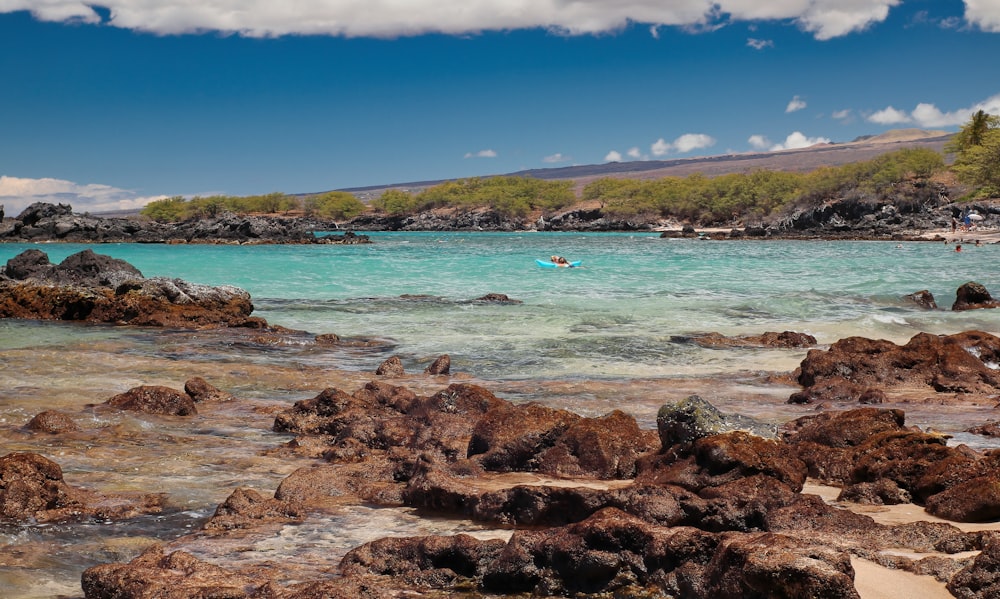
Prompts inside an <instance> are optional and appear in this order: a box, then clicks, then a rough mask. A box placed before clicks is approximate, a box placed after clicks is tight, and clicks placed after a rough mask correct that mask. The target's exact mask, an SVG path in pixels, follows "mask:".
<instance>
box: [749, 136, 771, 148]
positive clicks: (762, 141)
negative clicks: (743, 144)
mask: <svg viewBox="0 0 1000 599" xmlns="http://www.w3.org/2000/svg"><path fill="white" fill-rule="evenodd" d="M747 142H748V143H749V144H750V147H751V148H753V149H755V150H763V149H764V148H767V147H769V146H770V145H771V140H770V139H768V138H767V136H765V135H751V136H750V138H749V139H747Z"/></svg>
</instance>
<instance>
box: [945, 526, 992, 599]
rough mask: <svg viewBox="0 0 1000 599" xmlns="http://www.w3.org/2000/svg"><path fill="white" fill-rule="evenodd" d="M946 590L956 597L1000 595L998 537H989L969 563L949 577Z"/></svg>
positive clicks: (978, 598)
mask: <svg viewBox="0 0 1000 599" xmlns="http://www.w3.org/2000/svg"><path fill="white" fill-rule="evenodd" d="M948 592H949V593H951V594H952V595H954V596H955V597H957V598H958V599H991V598H993V597H1000V539H998V538H996V537H994V538H992V539H990V541H989V542H988V543H987V544H986V546H985V547H983V550H982V551H981V552H980V553H979V555H977V556H976V557H975V559H973V560H972V563H971V564H969V565H967V566H965V567H964V568H962V569H961V570H960V571H959V572H958V573H957V574H955V575H954V576H952V577H951V580H949V581H948Z"/></svg>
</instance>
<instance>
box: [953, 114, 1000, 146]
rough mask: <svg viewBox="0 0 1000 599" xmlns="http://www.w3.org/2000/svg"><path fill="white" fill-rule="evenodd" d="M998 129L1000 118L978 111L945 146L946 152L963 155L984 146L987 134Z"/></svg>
mask: <svg viewBox="0 0 1000 599" xmlns="http://www.w3.org/2000/svg"><path fill="white" fill-rule="evenodd" d="M998 127H1000V116H996V115H993V114H989V113H987V112H986V111H983V110H977V111H976V112H974V113H973V114H972V117H971V118H969V122H968V123H966V124H965V125H964V126H963V127H962V128H961V130H959V132H958V133H956V134H955V135H954V136H953V137H952V138H951V140H950V141H949V142H948V144H947V145H945V147H944V150H945V152H947V153H949V154H961V153H962V152H964V151H965V150H967V149H969V148H971V147H973V146H978V145H982V143H983V141H984V140H985V138H986V133H987V132H988V131H990V130H991V129H997V128H998Z"/></svg>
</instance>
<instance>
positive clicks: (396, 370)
mask: <svg viewBox="0 0 1000 599" xmlns="http://www.w3.org/2000/svg"><path fill="white" fill-rule="evenodd" d="M375 374H377V375H378V376H384V377H390V378H391V377H399V376H403V375H404V374H406V371H405V370H403V362H402V360H400V359H399V357H398V356H392V357H391V358H387V359H386V360H385V361H384V362H382V363H381V364H379V366H378V368H376V369H375Z"/></svg>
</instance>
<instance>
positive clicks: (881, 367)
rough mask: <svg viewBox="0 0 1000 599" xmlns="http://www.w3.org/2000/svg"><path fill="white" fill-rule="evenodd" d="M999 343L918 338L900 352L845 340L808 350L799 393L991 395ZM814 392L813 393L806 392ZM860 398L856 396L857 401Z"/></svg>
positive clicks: (882, 344) (970, 334) (996, 383)
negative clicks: (843, 387) (919, 390)
mask: <svg viewBox="0 0 1000 599" xmlns="http://www.w3.org/2000/svg"><path fill="white" fill-rule="evenodd" d="M997 362H1000V337H996V336H994V335H991V334H989V333H984V332H982V331H966V332H964V333H958V334H955V335H931V334H929V333H919V334H917V335H915V336H914V337H913V338H912V339H910V341H909V342H908V343H907V344H906V345H903V346H900V345H896V344H895V343H892V342H891V341H886V340H882V339H878V340H872V339H866V338H864V337H847V338H846V339H841V340H840V341H837V342H836V343H834V344H833V345H831V346H830V349H828V350H818V349H814V350H809V353H808V354H806V358H805V359H804V360H803V361H802V364H801V366H800V368H799V376H798V382H799V383H800V384H801V385H802V386H803V387H805V390H804V391H803V392H804V393H807V394H810V395H819V396H822V393H821V392H820V390H821V389H822V387H817V386H818V385H823V384H824V383H825V384H827V385H829V384H830V382H829V381H840V380H843V381H847V382H849V383H851V384H852V385H856V386H858V389H862V388H869V387H878V388H882V389H891V388H894V387H899V386H906V387H921V386H923V387H929V388H931V389H933V390H935V391H938V392H951V393H996V392H997V390H998V389H1000V371H997V370H996V369H995V368H991V367H990V366H989V364H995V363H997ZM812 387H817V391H816V392H812V391H810V388H812ZM859 397H860V395H859Z"/></svg>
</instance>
